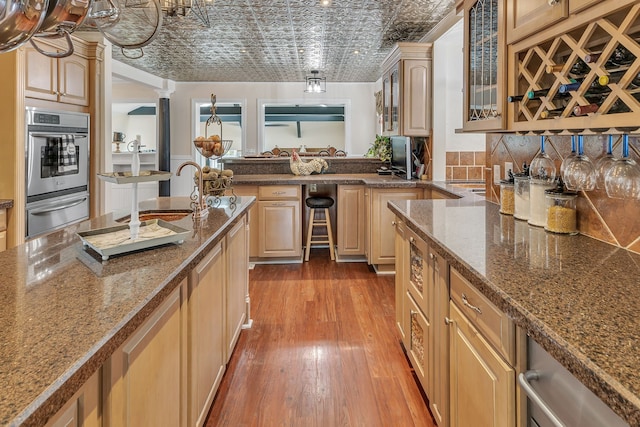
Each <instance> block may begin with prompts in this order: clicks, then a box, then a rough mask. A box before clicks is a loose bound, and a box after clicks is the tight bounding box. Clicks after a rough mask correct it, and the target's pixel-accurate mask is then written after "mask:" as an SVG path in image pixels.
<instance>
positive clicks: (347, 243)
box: [337, 185, 366, 259]
mask: <svg viewBox="0 0 640 427" xmlns="http://www.w3.org/2000/svg"><path fill="white" fill-rule="evenodd" d="M364 194H365V186H364V185H338V201H337V215H338V221H337V222H338V257H341V258H343V259H344V258H348V257H359V258H360V257H364V255H365V246H364V245H365V238H364V233H365V229H366V228H365V216H364V210H365V202H364V199H365V197H364Z"/></svg>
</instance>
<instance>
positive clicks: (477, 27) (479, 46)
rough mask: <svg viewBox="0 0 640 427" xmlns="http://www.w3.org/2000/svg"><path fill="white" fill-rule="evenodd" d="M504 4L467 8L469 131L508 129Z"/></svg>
mask: <svg viewBox="0 0 640 427" xmlns="http://www.w3.org/2000/svg"><path fill="white" fill-rule="evenodd" d="M502 8H503V2H502V0H477V1H470V0H468V1H467V2H466V4H465V16H464V19H465V58H464V59H465V82H466V84H465V109H464V111H465V113H464V114H465V117H464V129H465V130H495V129H503V128H504V122H505V121H504V117H503V109H504V108H503V105H504V102H505V99H506V98H505V95H504V86H505V85H506V81H505V78H504V76H505V73H504V60H503V58H504V50H505V47H504V40H503V39H502V33H503V29H502V27H503V26H504V24H503V23H502V22H501V19H502V16H503V15H502Z"/></svg>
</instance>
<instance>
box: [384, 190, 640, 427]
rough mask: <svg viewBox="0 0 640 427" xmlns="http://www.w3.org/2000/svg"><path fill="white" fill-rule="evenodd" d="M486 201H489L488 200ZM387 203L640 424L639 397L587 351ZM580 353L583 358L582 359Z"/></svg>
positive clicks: (591, 385)
mask: <svg viewBox="0 0 640 427" xmlns="http://www.w3.org/2000/svg"><path fill="white" fill-rule="evenodd" d="M485 203H490V202H486V201H485ZM387 206H388V208H389V209H390V210H391V211H392V212H393V213H394V214H396V215H399V216H400V217H402V218H403V220H404V221H405V223H406V225H407V227H409V228H410V229H411V230H412V231H414V232H415V233H416V234H417V235H418V236H420V237H421V238H423V239H425V240H426V241H427V242H428V243H430V244H432V245H435V246H436V252H438V253H439V255H440V256H442V257H443V258H445V259H446V260H447V261H448V263H449V265H450V266H453V267H454V268H455V269H456V270H458V271H459V272H460V273H461V274H462V275H463V276H464V277H465V278H466V279H467V280H469V282H471V284H472V285H473V286H474V287H475V288H476V289H478V291H480V292H481V293H482V294H483V295H484V296H485V297H487V298H488V299H489V300H490V301H491V302H492V303H494V304H496V306H497V307H498V308H500V309H501V310H503V311H504V312H505V313H506V314H507V316H508V317H509V318H510V319H512V320H513V321H514V322H515V324H516V325H518V326H519V327H521V328H523V329H524V331H525V332H526V333H527V335H528V336H530V337H531V338H533V339H534V340H535V341H536V342H538V344H540V345H541V346H542V347H543V348H544V349H545V350H546V351H548V352H549V353H550V354H551V355H552V356H553V357H554V358H555V359H556V360H557V361H558V362H559V363H560V364H561V365H562V366H564V367H565V368H566V369H567V370H569V372H571V373H572V374H573V375H574V376H576V377H577V378H578V379H579V380H580V382H581V383H583V384H584V385H585V386H586V387H587V388H588V389H589V390H591V391H592V392H593V393H594V394H595V395H596V396H598V397H599V398H600V399H601V400H602V401H603V402H604V403H605V404H606V405H607V406H609V407H610V408H611V409H612V410H613V411H614V412H615V413H617V414H618V415H619V416H620V417H622V418H623V419H624V420H625V421H627V422H628V423H630V425H640V399H638V397H637V396H635V395H634V394H633V393H632V392H631V391H629V390H628V389H627V388H626V387H624V386H623V385H622V384H621V383H620V382H618V381H617V380H615V379H614V378H612V377H611V376H610V375H609V374H607V373H606V372H604V371H603V370H602V369H601V368H600V367H599V366H598V365H596V364H595V363H593V362H590V360H589V358H588V357H587V356H586V355H584V353H582V352H581V351H580V350H579V349H577V348H575V347H574V346H572V345H571V344H569V343H568V342H567V341H566V340H565V339H563V338H562V336H561V335H560V334H558V333H557V332H555V331H554V330H553V329H551V328H550V327H549V326H548V325H546V324H545V323H544V322H542V321H541V320H539V319H538V318H536V317H535V316H534V315H533V314H531V313H530V312H529V311H527V310H526V309H524V307H523V306H522V305H520V304H519V303H518V302H517V301H516V300H514V299H513V298H511V297H510V296H509V295H508V294H507V293H505V292H504V291H503V290H502V289H500V288H499V287H498V286H496V285H495V284H493V283H491V282H490V281H489V280H488V279H487V278H486V277H485V276H484V275H483V274H481V273H479V272H478V271H476V270H475V269H473V268H472V267H471V266H470V265H469V264H468V263H466V262H465V261H464V260H462V259H461V258H459V257H458V256H457V255H456V254H455V253H454V252H453V251H452V250H450V249H449V248H447V246H446V245H445V244H444V243H442V242H441V241H439V240H438V239H436V238H435V237H434V236H432V235H430V234H429V233H427V232H425V231H424V230H423V229H422V228H421V227H420V226H418V224H416V223H415V222H414V220H413V219H412V218H411V217H409V216H407V215H406V214H405V213H404V212H403V211H402V210H401V209H400V208H399V207H398V206H396V205H395V204H394V201H393V200H391V201H389V202H388V205H387ZM580 355H582V356H583V357H582V358H581V357H580Z"/></svg>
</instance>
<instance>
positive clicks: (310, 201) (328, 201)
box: [304, 197, 336, 261]
mask: <svg viewBox="0 0 640 427" xmlns="http://www.w3.org/2000/svg"><path fill="white" fill-rule="evenodd" d="M305 203H306V204H307V206H308V207H309V208H310V211H309V226H308V231H307V247H306V249H305V252H304V260H305V261H309V252H310V251H311V245H312V244H318V243H322V244H326V243H328V244H329V253H330V254H331V259H332V260H335V259H336V255H335V252H334V251H335V249H334V247H333V232H332V230H331V217H330V215H329V208H330V207H331V206H333V199H332V198H331V197H307V199H306V200H305ZM316 209H318V210H321V209H323V210H324V218H320V219H317V220H316V217H315V212H316ZM314 227H325V228H326V229H327V234H313V228H314Z"/></svg>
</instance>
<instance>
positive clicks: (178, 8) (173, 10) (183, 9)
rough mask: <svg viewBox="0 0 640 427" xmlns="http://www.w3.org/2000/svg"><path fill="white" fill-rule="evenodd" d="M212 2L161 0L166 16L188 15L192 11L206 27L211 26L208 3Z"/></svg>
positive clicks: (210, 0)
mask: <svg viewBox="0 0 640 427" xmlns="http://www.w3.org/2000/svg"><path fill="white" fill-rule="evenodd" d="M211 3H213V0H160V5H161V6H162V11H163V12H164V14H165V16H167V17H174V16H187V13H188V12H189V11H191V13H193V14H194V15H195V16H196V17H197V18H198V19H199V20H200V22H202V24H203V25H205V26H206V27H209V26H210V22H209V13H208V12H207V5H208V4H211Z"/></svg>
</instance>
